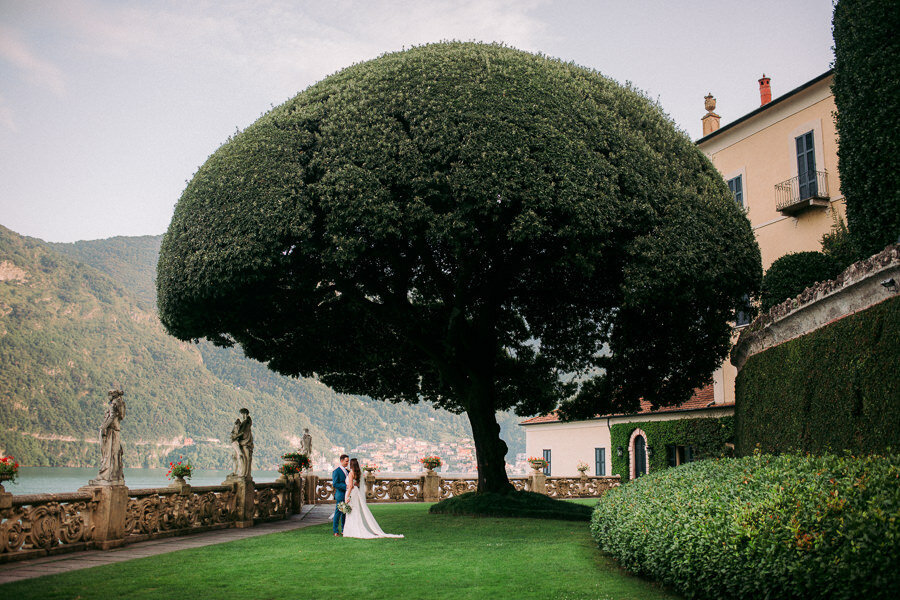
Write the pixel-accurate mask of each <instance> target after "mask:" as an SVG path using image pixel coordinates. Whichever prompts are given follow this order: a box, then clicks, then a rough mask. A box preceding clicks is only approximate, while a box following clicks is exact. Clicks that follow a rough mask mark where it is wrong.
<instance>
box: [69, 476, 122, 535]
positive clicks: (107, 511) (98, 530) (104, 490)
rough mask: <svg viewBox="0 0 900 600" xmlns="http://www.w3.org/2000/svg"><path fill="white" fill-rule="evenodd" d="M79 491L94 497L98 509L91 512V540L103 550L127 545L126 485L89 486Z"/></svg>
mask: <svg viewBox="0 0 900 600" xmlns="http://www.w3.org/2000/svg"><path fill="white" fill-rule="evenodd" d="M78 491H81V492H83V491H88V492H90V493H92V494H93V495H94V502H96V503H97V507H96V508H95V509H94V510H93V511H91V526H92V527H93V529H94V531H93V533H92V534H91V539H92V540H93V542H94V546H96V547H97V548H99V549H101V550H109V549H110V548H118V547H119V546H124V545H125V536H126V535H128V532H127V531H125V515H126V514H127V512H128V488H127V487H126V486H124V485H120V484H113V485H89V486H86V487H82V488H81V489H79V490H78Z"/></svg>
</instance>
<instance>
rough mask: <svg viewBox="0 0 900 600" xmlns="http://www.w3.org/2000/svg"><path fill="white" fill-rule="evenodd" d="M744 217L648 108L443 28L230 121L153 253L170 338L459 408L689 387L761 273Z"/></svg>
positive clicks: (382, 393) (377, 392)
mask: <svg viewBox="0 0 900 600" xmlns="http://www.w3.org/2000/svg"><path fill="white" fill-rule="evenodd" d="M760 274H761V269H760V257H759V250H758V248H757V246H756V243H755V241H754V238H753V235H752V232H751V230H750V226H749V223H748V221H747V219H746V218H745V217H744V216H743V214H742V213H741V211H740V210H739V208H738V206H737V205H736V204H735V202H734V201H733V200H732V199H731V196H730V194H729V192H728V188H727V187H726V186H725V184H724V183H723V181H722V178H721V177H720V176H719V174H718V173H717V172H716V170H715V169H714V168H713V166H712V165H711V164H710V162H709V161H708V160H707V159H706V158H705V157H704V156H703V154H702V153H701V152H700V151H699V150H698V149H697V148H696V147H695V146H694V145H693V144H692V143H691V141H690V140H689V139H688V138H687V137H686V136H685V135H684V134H683V133H680V132H678V131H677V130H676V129H675V127H674V126H673V124H672V123H671V122H670V121H669V120H668V119H667V118H666V116H665V115H664V114H663V113H662V111H661V110H660V109H659V107H658V106H657V105H655V104H654V103H653V102H651V101H649V100H647V99H646V98H645V97H643V96H642V95H640V94H638V93H636V92H635V91H632V90H630V89H626V88H623V87H622V86H620V85H618V84H616V83H615V82H613V81H611V80H609V79H606V78H605V77H603V76H601V75H600V74H598V73H596V72H594V71H590V70H588V69H584V68H581V67H578V66H574V65H571V64H566V63H562V62H560V61H558V60H553V59H548V58H546V57H543V56H535V55H532V54H528V53H525V52H520V51H517V50H514V49H510V48H505V47H500V46H495V45H482V44H475V43H442V44H435V45H429V46H425V47H419V48H414V49H411V50H408V51H405V52H398V53H394V54H388V55H385V56H382V57H381V58H378V59H376V60H373V61H370V62H367V63H363V64H359V65H355V66H352V67H350V68H348V69H345V70H343V71H341V72H339V73H337V74H335V75H332V76H330V77H328V78H327V79H325V80H323V81H321V82H319V83H317V84H315V85H313V86H312V87H310V88H308V89H307V90H305V91H303V92H301V93H300V94H298V95H297V96H296V97H294V98H293V99H291V100H289V101H287V102H286V103H284V104H282V105H281V106H278V107H277V108H274V109H273V110H271V111H270V112H269V113H267V114H265V115H264V116H262V117H261V118H260V119H259V120H258V121H257V122H255V123H254V124H253V125H251V126H250V127H248V128H247V129H246V130H244V131H243V132H241V133H239V134H237V135H235V136H234V138H233V139H230V140H228V142H226V143H225V144H224V145H223V146H222V147H221V148H219V149H218V150H217V151H216V152H215V153H214V154H213V155H212V156H211V157H210V158H209V159H208V160H207V162H206V163H205V164H204V165H203V166H202V167H201V168H200V169H199V170H198V171H197V173H196V175H195V176H194V177H193V179H192V180H191V181H190V183H189V184H188V186H187V188H186V189H185V191H184V194H183V195H182V197H181V200H180V201H179V203H178V205H177V207H176V209H175V215H174V217H173V219H172V223H171V225H170V227H169V230H168V233H167V234H166V235H165V238H164V240H163V244H162V250H161V254H160V260H159V268H158V278H157V286H158V292H159V299H158V302H159V310H160V316H161V319H162V322H163V324H164V325H165V327H166V328H167V329H168V331H169V332H170V333H171V334H173V335H174V336H176V337H178V338H180V339H182V340H190V339H198V338H204V337H205V338H208V339H210V340H212V341H213V342H214V343H217V344H223V345H231V344H235V343H237V344H240V346H241V348H242V349H243V351H244V352H245V353H246V354H247V355H248V356H250V357H252V358H255V359H257V360H260V361H263V362H265V363H267V364H268V366H269V367H270V368H271V369H273V370H275V371H278V372H280V373H284V374H287V375H297V376H315V377H317V378H318V379H319V380H321V381H322V382H324V383H325V384H327V385H330V386H331V387H333V388H334V389H335V390H338V391H341V392H348V393H355V394H366V395H369V396H371V397H373V398H378V399H382V400H388V401H391V402H410V403H415V402H420V401H423V400H424V401H428V402H431V403H432V404H434V405H435V406H438V407H442V408H445V409H447V410H450V411H453V412H465V413H466V414H467V415H468V417H469V421H470V422H471V426H472V432H473V437H474V439H475V445H476V450H477V460H478V469H479V471H478V489H479V491H503V490H506V489H509V487H510V486H509V481H508V479H507V476H506V471H505V455H506V451H507V448H506V444H505V443H504V442H503V441H502V440H501V439H500V436H499V432H500V429H499V426H498V425H497V420H496V416H495V413H496V411H499V410H509V409H511V408H514V409H515V410H516V412H517V413H518V414H520V415H531V414H537V413H543V412H547V411H551V410H553V409H556V408H560V409H561V411H562V413H563V414H564V416H566V417H579V416H585V415H592V414H595V413H603V412H608V411H610V410H617V411H630V410H634V409H635V408H636V407H637V405H638V402H639V399H640V398H642V397H643V398H647V399H649V400H651V401H652V402H654V403H656V404H658V405H671V404H677V403H680V402H682V401H684V400H685V399H686V398H687V397H688V396H689V395H690V393H691V391H692V389H693V388H694V387H696V386H698V385H700V384H702V383H704V382H705V381H706V380H708V378H709V376H710V374H711V373H712V371H713V370H714V369H715V368H716V367H717V365H718V364H719V362H720V361H721V360H722V359H723V357H724V356H725V354H726V351H727V350H728V347H729V338H730V332H731V329H730V327H729V325H728V323H727V322H728V321H729V320H730V319H732V318H733V317H734V314H735V310H736V309H738V308H740V307H741V304H742V302H741V298H742V297H743V296H744V295H745V294H747V293H748V292H749V293H755V292H756V291H757V289H758V287H759V280H760Z"/></svg>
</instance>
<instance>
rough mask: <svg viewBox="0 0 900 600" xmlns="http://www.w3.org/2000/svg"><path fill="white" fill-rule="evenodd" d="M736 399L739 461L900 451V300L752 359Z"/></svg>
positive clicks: (737, 387) (739, 379) (738, 385)
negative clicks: (758, 455)
mask: <svg viewBox="0 0 900 600" xmlns="http://www.w3.org/2000/svg"><path fill="white" fill-rule="evenodd" d="M735 399H736V402H737V406H736V412H735V446H736V448H735V449H736V451H737V453H738V454H740V455H746V454H750V453H751V452H752V451H753V449H754V448H755V447H756V445H757V444H758V445H759V446H760V448H761V449H762V450H763V451H764V452H785V451H790V450H801V451H807V452H813V453H820V452H824V451H828V450H832V451H839V450H850V451H852V452H862V453H873V452H882V451H884V450H886V449H887V448H894V449H897V448H900V297H896V296H895V297H894V298H891V299H889V300H885V301H883V302H881V303H880V304H876V305H875V306H873V307H871V308H868V309H866V310H864V311H861V312H858V313H856V314H855V315H850V316H848V317H844V318H843V319H841V320H839V321H836V322H834V323H831V324H830V325H827V326H825V327H822V328H821V329H817V330H815V331H812V332H810V333H808V334H806V335H804V336H802V337H799V338H797V339H794V340H791V341H789V342H785V343H783V344H781V345H778V346H775V347H774V348H770V349H768V350H765V351H763V352H760V353H759V354H756V355H754V356H751V357H750V358H749V359H748V360H747V362H746V363H745V364H744V366H743V368H742V369H741V371H740V372H739V373H738V377H737V381H736V383H735Z"/></svg>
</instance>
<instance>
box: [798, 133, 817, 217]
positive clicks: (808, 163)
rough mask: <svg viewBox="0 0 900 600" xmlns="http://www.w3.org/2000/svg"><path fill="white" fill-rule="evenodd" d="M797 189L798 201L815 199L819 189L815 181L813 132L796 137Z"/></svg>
mask: <svg viewBox="0 0 900 600" xmlns="http://www.w3.org/2000/svg"><path fill="white" fill-rule="evenodd" d="M795 141H796V144H797V187H798V191H799V193H800V200H806V199H807V198H816V197H817V196H818V195H819V187H818V184H817V181H816V149H815V145H814V144H813V141H814V138H813V132H812V131H807V132H806V133H804V134H803V135H800V136H797V138H796V140H795Z"/></svg>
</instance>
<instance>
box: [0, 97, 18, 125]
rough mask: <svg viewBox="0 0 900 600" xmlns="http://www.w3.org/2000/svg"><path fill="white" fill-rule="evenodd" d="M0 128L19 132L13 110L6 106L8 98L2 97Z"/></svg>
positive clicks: (0, 99) (0, 98) (0, 100)
mask: <svg viewBox="0 0 900 600" xmlns="http://www.w3.org/2000/svg"><path fill="white" fill-rule="evenodd" d="M0 126H2V127H6V128H7V129H9V130H10V131H18V130H19V128H18V127H17V126H16V121H15V119H13V111H12V109H11V108H10V107H9V106H7V105H6V98H4V97H3V96H2V95H0Z"/></svg>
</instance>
